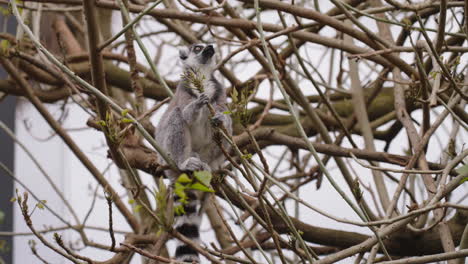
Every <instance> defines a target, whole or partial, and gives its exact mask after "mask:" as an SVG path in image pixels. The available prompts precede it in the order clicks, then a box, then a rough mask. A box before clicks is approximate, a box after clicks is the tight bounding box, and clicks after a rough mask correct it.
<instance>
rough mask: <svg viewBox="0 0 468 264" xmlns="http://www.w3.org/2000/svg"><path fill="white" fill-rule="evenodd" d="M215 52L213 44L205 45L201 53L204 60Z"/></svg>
mask: <svg viewBox="0 0 468 264" xmlns="http://www.w3.org/2000/svg"><path fill="white" fill-rule="evenodd" d="M214 53H215V50H214V48H213V45H208V46H206V48H205V49H204V50H203V53H202V56H203V58H204V59H205V60H208V59H209V58H211V57H212V56H213V54H214Z"/></svg>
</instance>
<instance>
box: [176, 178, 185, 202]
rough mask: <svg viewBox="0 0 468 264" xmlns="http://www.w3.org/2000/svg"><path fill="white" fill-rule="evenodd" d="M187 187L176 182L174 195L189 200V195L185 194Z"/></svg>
mask: <svg viewBox="0 0 468 264" xmlns="http://www.w3.org/2000/svg"><path fill="white" fill-rule="evenodd" d="M185 188H187V187H185V186H184V185H182V184H180V183H178V182H176V183H175V185H174V193H175V194H176V195H177V196H179V198H180V199H182V200H186V199H187V194H186V193H185Z"/></svg>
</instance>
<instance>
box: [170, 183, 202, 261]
mask: <svg viewBox="0 0 468 264" xmlns="http://www.w3.org/2000/svg"><path fill="white" fill-rule="evenodd" d="M197 194H198V192H196V191H187V196H188V197H189V202H188V204H186V205H184V210H185V214H184V215H181V216H176V219H175V226H174V228H175V229H176V230H177V231H178V232H179V233H181V234H182V235H184V236H186V237H188V238H189V239H191V240H193V241H194V242H196V243H197V244H200V224H201V218H202V214H201V213H200V210H201V203H200V200H199V197H197V196H198V195H197ZM177 198H178V197H174V200H175V201H177ZM174 205H175V206H177V205H178V202H176V203H175V204H174ZM175 258H176V260H178V261H183V262H189V263H191V262H197V263H200V258H199V256H198V252H197V251H196V250H195V249H193V248H192V247H190V246H189V245H186V244H184V243H183V242H181V241H177V244H176V251H175Z"/></svg>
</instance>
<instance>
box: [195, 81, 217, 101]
mask: <svg viewBox="0 0 468 264" xmlns="http://www.w3.org/2000/svg"><path fill="white" fill-rule="evenodd" d="M193 91H194V94H195V95H196V96H197V97H198V96H199V95H200V91H199V90H198V89H193ZM203 91H204V92H205V93H206V94H207V95H208V96H209V97H210V98H213V96H214V94H215V93H216V84H215V83H214V82H213V81H210V80H206V81H203Z"/></svg>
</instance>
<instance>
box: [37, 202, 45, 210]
mask: <svg viewBox="0 0 468 264" xmlns="http://www.w3.org/2000/svg"><path fill="white" fill-rule="evenodd" d="M36 206H37V208H39V209H41V210H44V204H43V203H41V202H39V203H37V205H36Z"/></svg>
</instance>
